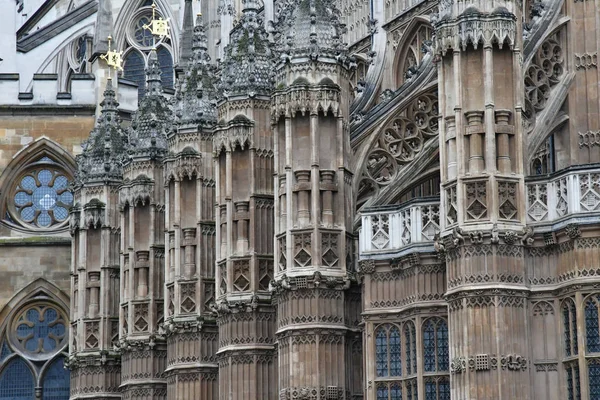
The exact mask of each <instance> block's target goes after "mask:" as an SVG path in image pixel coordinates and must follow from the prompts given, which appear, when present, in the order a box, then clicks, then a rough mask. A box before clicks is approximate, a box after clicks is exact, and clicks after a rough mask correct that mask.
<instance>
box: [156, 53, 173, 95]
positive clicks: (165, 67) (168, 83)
mask: <svg viewBox="0 0 600 400" xmlns="http://www.w3.org/2000/svg"><path fill="white" fill-rule="evenodd" d="M156 55H157V56H158V64H159V65H160V70H161V72H162V74H161V75H160V77H161V79H162V85H163V87H166V88H173V57H171V53H170V52H169V50H167V49H166V48H165V47H163V46H161V47H159V48H158V51H157V52H156Z"/></svg>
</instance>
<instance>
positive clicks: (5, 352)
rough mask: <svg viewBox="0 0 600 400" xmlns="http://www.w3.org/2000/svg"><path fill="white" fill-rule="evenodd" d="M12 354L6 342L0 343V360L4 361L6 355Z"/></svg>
mask: <svg viewBox="0 0 600 400" xmlns="http://www.w3.org/2000/svg"><path fill="white" fill-rule="evenodd" d="M11 354H12V351H10V348H9V347H8V343H6V342H4V343H2V351H1V352H0V362H1V361H4V360H5V359H6V357H8V356H10V355H11Z"/></svg>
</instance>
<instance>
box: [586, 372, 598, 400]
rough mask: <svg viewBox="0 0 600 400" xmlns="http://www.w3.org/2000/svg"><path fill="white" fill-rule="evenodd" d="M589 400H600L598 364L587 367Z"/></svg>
mask: <svg viewBox="0 0 600 400" xmlns="http://www.w3.org/2000/svg"><path fill="white" fill-rule="evenodd" d="M588 381H589V385H590V399H600V364H590V365H588Z"/></svg>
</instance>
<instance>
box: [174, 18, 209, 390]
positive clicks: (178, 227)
mask: <svg viewBox="0 0 600 400" xmlns="http://www.w3.org/2000/svg"><path fill="white" fill-rule="evenodd" d="M207 43H208V42H207V35H206V27H205V26H204V24H203V23H202V20H201V18H200V17H199V16H198V18H197V20H196V26H195V27H194V29H193V43H192V50H193V52H192V53H193V54H192V57H191V59H190V60H189V61H188V63H187V66H186V68H185V69H184V70H183V75H182V79H181V80H180V82H179V84H178V87H177V89H176V93H175V97H176V98H177V99H178V102H177V103H176V106H175V117H176V120H175V129H173V130H172V131H171V132H170V133H169V135H168V149H169V156H168V157H167V158H166V159H165V162H164V171H165V198H166V199H167V200H168V207H167V212H166V224H165V226H166V233H165V242H166V243H168V251H167V253H166V254H167V262H166V265H167V266H169V267H167V269H166V270H165V276H166V288H165V290H166V293H167V296H166V298H165V307H166V318H165V329H166V334H167V359H168V362H167V371H166V372H167V387H168V398H169V399H173V400H176V399H182V398H186V397H189V396H190V393H194V395H195V396H196V397H198V398H202V399H211V400H217V398H218V393H219V388H218V386H217V384H218V380H217V376H218V375H217V374H218V365H217V358H216V357H217V356H216V352H217V335H218V330H217V324H216V320H215V317H214V315H213V313H212V312H211V308H210V307H209V306H210V305H211V304H213V303H214V301H215V258H214V254H215V253H214V247H215V245H216V243H215V222H214V220H215V217H214V204H215V180H214V168H213V162H212V150H213V141H212V139H213V136H214V128H215V125H216V122H217V110H216V88H215V83H216V78H215V75H214V73H215V68H214V66H212V65H211V64H209V61H210V57H209V55H208V52H207Z"/></svg>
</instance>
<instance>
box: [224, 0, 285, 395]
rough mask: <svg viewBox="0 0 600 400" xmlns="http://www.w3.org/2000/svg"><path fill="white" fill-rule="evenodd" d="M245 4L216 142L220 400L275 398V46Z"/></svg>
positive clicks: (229, 58) (229, 51)
mask: <svg viewBox="0 0 600 400" xmlns="http://www.w3.org/2000/svg"><path fill="white" fill-rule="evenodd" d="M257 10H258V7H257V5H256V3H255V2H254V1H249V0H248V1H245V2H244V7H243V14H242V16H241V19H240V22H239V25H238V26H237V27H236V28H235V29H234V30H233V32H232V34H231V38H230V42H229V45H228V46H227V48H226V51H225V53H226V56H225V59H224V61H223V72H222V77H221V89H222V90H223V98H222V99H221V102H220V103H219V108H218V110H219V121H220V123H219V126H218V128H217V132H216V134H215V139H214V157H215V177H216V203H217V208H216V221H217V223H216V226H217V246H216V249H217V254H216V258H217V277H216V279H217V291H218V297H217V312H218V324H219V397H220V399H222V400H246V399H249V398H252V399H269V400H271V399H276V398H277V393H276V387H275V385H265V384H263V383H261V382H274V381H276V379H277V378H276V376H277V372H276V361H275V360H276V353H275V346H274V340H275V337H274V336H275V313H274V308H273V306H272V304H271V295H270V293H269V292H268V286H269V281H270V280H271V278H272V276H273V230H272V228H273V222H272V221H273V147H272V146H273V144H272V135H271V131H270V124H269V107H270V106H269V104H270V93H271V88H272V79H271V71H272V64H271V58H272V53H271V44H270V43H269V41H268V40H267V33H266V31H265V29H264V25H263V23H262V21H260V19H259V18H258V15H257Z"/></svg>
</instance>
